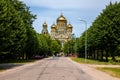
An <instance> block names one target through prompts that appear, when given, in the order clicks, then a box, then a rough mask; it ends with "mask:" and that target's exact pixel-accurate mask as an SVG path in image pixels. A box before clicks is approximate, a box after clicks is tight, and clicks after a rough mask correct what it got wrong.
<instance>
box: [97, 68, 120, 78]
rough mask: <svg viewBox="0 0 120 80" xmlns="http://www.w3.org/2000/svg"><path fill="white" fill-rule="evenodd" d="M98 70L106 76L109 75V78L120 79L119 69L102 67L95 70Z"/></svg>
mask: <svg viewBox="0 0 120 80" xmlns="http://www.w3.org/2000/svg"><path fill="white" fill-rule="evenodd" d="M97 69H98V70H101V71H104V72H106V73H108V74H110V75H111V76H113V77H118V78H120V68H108V67H107V68H106V67H104V68H100V67H99V68H97Z"/></svg>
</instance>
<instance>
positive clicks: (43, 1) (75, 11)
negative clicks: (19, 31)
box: [20, 0, 120, 37]
mask: <svg viewBox="0 0 120 80" xmlns="http://www.w3.org/2000/svg"><path fill="white" fill-rule="evenodd" d="M20 1H23V3H25V4H26V5H27V6H28V7H30V11H31V13H32V14H35V15H37V19H36V20H35V21H34V23H33V27H34V29H35V30H36V31H37V32H38V33H41V31H42V28H43V27H42V24H43V23H44V22H46V23H47V25H48V31H49V32H50V30H51V25H52V24H53V23H56V19H57V18H58V17H59V16H60V15H61V13H62V14H63V15H64V16H65V17H66V19H67V22H68V24H69V23H71V24H72V26H73V32H72V33H73V34H75V37H79V36H81V35H82V33H83V32H84V31H85V30H86V28H85V27H86V26H85V25H86V24H85V22H82V21H80V20H79V19H82V20H84V21H86V22H87V28H89V27H90V26H91V25H92V22H94V20H95V19H96V17H97V16H98V15H99V14H100V13H101V12H102V10H103V9H105V8H106V6H107V5H108V4H109V3H110V2H112V3H115V2H116V1H117V2H119V1H120V0H20Z"/></svg>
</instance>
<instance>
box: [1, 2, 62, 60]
mask: <svg viewBox="0 0 120 80" xmlns="http://www.w3.org/2000/svg"><path fill="white" fill-rule="evenodd" d="M35 19H36V15H33V14H32V13H31V11H30V10H29V7H27V6H26V5H25V4H24V3H23V2H21V1H19V0H0V61H1V60H5V59H7V60H8V59H30V58H32V57H33V56H35V55H43V56H46V55H52V53H55V52H57V51H58V50H59V49H60V47H61V46H60V44H59V42H58V41H57V40H54V41H53V40H51V38H50V36H49V35H46V36H45V35H42V34H38V33H37V32H36V31H35V30H34V28H33V27H32V23H33V21H34V20H35ZM53 45H56V46H57V47H58V48H57V47H55V48H53V47H54V46H53ZM58 45H59V46H58ZM56 49H57V50H56Z"/></svg>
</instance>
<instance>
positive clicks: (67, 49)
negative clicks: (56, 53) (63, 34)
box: [63, 39, 77, 56]
mask: <svg viewBox="0 0 120 80" xmlns="http://www.w3.org/2000/svg"><path fill="white" fill-rule="evenodd" d="M76 46H77V44H75V39H72V40H70V41H68V42H66V43H65V44H64V48H63V51H64V53H65V54H66V55H67V56H68V55H70V54H74V53H75V51H76V48H77V47H76Z"/></svg>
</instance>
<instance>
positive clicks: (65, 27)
mask: <svg viewBox="0 0 120 80" xmlns="http://www.w3.org/2000/svg"><path fill="white" fill-rule="evenodd" d="M72 28H73V26H72V25H71V24H70V23H69V24H67V19H66V18H65V17H64V15H63V14H61V15H60V16H59V17H58V18H57V20H56V24H52V25H51V32H50V36H51V38H52V40H55V39H57V40H59V41H60V42H61V45H62V47H63V44H64V43H65V42H67V41H69V40H71V39H72ZM42 34H45V35H46V34H48V30H47V23H46V22H44V24H43V29H42Z"/></svg>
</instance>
